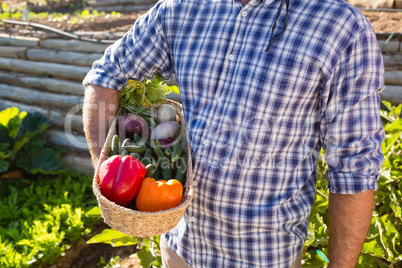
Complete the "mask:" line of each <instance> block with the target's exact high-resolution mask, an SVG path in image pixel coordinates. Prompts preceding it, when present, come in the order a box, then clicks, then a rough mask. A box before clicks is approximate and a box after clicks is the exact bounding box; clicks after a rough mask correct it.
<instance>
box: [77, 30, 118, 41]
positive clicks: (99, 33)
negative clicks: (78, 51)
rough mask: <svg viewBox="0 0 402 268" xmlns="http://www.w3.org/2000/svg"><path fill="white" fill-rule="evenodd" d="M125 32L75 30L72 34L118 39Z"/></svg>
mask: <svg viewBox="0 0 402 268" xmlns="http://www.w3.org/2000/svg"><path fill="white" fill-rule="evenodd" d="M125 33H126V32H113V33H111V32H108V31H92V32H88V31H75V32H74V34H75V35H78V36H80V37H81V36H82V37H90V38H95V39H107V40H118V39H120V38H122V37H123V36H124V34H125Z"/></svg>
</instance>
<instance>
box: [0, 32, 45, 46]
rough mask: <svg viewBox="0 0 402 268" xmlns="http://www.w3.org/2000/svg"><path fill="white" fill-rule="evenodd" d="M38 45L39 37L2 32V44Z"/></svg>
mask: <svg viewBox="0 0 402 268" xmlns="http://www.w3.org/2000/svg"><path fill="white" fill-rule="evenodd" d="M38 45H39V38H34V37H23V36H10V35H8V34H0V46H24V47H37V46H38Z"/></svg>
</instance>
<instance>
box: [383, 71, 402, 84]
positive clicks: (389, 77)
mask: <svg viewBox="0 0 402 268" xmlns="http://www.w3.org/2000/svg"><path fill="white" fill-rule="evenodd" d="M385 83H386V84H387V85H402V71H401V70H392V71H385Z"/></svg>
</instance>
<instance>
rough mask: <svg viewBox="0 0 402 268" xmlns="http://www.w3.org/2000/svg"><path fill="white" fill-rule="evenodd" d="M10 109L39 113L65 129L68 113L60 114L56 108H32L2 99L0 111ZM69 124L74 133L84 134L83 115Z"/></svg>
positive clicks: (78, 115) (74, 117)
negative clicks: (15, 108)
mask: <svg viewBox="0 0 402 268" xmlns="http://www.w3.org/2000/svg"><path fill="white" fill-rule="evenodd" d="M10 107H17V108H18V109H19V110H20V111H26V112H29V113H34V112H38V113H41V114H43V115H44V116H46V118H47V119H49V120H50V122H52V124H54V125H55V126H57V127H62V128H64V127H65V124H66V123H65V119H66V116H67V115H66V113H63V112H60V111H58V110H56V109H54V108H43V107H38V106H32V105H25V104H22V103H19V102H15V101H8V100H4V99H0V109H1V110H4V109H6V108H10ZM69 124H71V129H72V130H73V131H77V132H80V133H83V127H82V115H80V114H78V113H77V114H74V115H73V116H72V118H71V121H69Z"/></svg>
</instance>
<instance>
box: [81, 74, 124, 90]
mask: <svg viewBox="0 0 402 268" xmlns="http://www.w3.org/2000/svg"><path fill="white" fill-rule="evenodd" d="M127 83H128V79H124V81H123V80H119V79H115V78H111V77H109V76H106V75H102V74H101V73H99V72H97V71H96V69H93V70H91V71H89V72H88V74H87V75H86V77H85V78H84V80H83V81H82V84H83V86H84V87H85V86H88V85H97V86H101V87H105V88H111V89H114V90H122V89H123V88H124V86H125V85H127Z"/></svg>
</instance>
